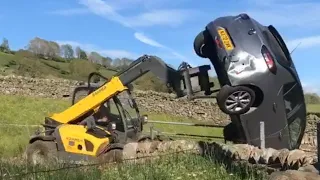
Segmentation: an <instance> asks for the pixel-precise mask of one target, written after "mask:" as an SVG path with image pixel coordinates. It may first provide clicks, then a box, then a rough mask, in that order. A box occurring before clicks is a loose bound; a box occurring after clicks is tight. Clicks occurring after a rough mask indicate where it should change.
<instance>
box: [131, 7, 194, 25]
mask: <svg viewBox="0 0 320 180" xmlns="http://www.w3.org/2000/svg"><path fill="white" fill-rule="evenodd" d="M190 12H191V11H190V10H180V9H161V10H153V11H149V12H145V13H142V14H139V15H137V16H133V17H129V18H127V21H128V22H130V23H129V24H130V25H131V26H133V27H148V26H154V25H168V26H171V27H175V26H179V25H181V24H183V23H184V22H185V21H186V20H187V19H189V18H190V17H189V14H190Z"/></svg>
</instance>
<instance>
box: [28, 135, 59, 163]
mask: <svg viewBox="0 0 320 180" xmlns="http://www.w3.org/2000/svg"><path fill="white" fill-rule="evenodd" d="M26 156H27V162H28V164H31V165H46V164H48V162H56V161H55V160H56V158H57V149H56V146H55V142H52V141H41V140H37V141H35V142H33V143H32V144H29V146H28V147H27V150H26Z"/></svg>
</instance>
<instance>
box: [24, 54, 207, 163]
mask: <svg viewBox="0 0 320 180" xmlns="http://www.w3.org/2000/svg"><path fill="white" fill-rule="evenodd" d="M209 70H210V65H204V66H199V67H195V68H191V67H188V66H187V64H186V63H184V64H183V66H181V67H180V68H179V69H178V70H175V69H173V68H171V67H169V66H168V65H167V64H165V63H164V62H162V61H161V60H159V59H157V58H156V57H154V56H149V55H143V56H141V57H140V58H138V59H137V60H135V61H134V62H132V63H131V64H130V66H129V67H128V68H127V69H125V70H123V71H121V72H119V73H117V74H115V75H114V76H113V77H112V78H111V79H106V82H105V83H103V84H101V85H100V84H97V83H91V82H90V78H91V75H93V74H94V73H92V74H91V75H90V76H89V80H88V84H87V85H84V86H79V87H77V88H76V89H75V90H74V93H73V97H72V105H71V106H70V107H68V108H67V109H66V110H64V111H62V112H60V113H55V114H53V115H52V116H50V117H45V123H44V124H43V126H44V129H45V131H44V133H35V135H33V136H32V137H31V138H30V140H29V145H28V147H27V150H26V157H27V160H28V162H29V163H31V164H34V165H35V164H41V163H47V162H48V161H51V160H54V161H56V160H58V161H64V162H80V163H81V162H83V161H85V162H88V161H93V162H97V161H98V162H101V161H117V160H119V161H121V158H122V149H123V146H124V145H125V144H126V143H128V142H139V141H143V140H146V139H149V138H150V137H148V136H146V135H143V133H142V131H143V124H144V123H146V120H147V118H146V117H147V116H143V115H140V112H139V109H138V105H137V103H136V102H135V100H134V98H132V95H131V86H130V83H132V82H133V81H135V80H136V79H137V78H139V77H141V76H142V75H144V74H145V73H147V72H152V73H153V74H155V75H156V76H158V77H159V78H160V79H161V80H163V81H164V82H165V83H166V84H167V85H168V86H169V87H171V88H172V89H173V90H174V91H175V92H176V94H177V97H183V96H186V95H187V96H188V97H189V98H194V96H193V93H194V92H195V91H198V92H201V91H202V92H205V94H206V95H208V94H210V93H211V90H210V88H211V87H212V86H213V84H212V83H210V82H209V76H208V71H209ZM83 92H84V94H83V95H84V96H83V97H82V98H81V97H80V95H81V93H83ZM79 94H80V95H79ZM79 97H80V98H79Z"/></svg>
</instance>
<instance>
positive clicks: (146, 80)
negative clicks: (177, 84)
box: [134, 73, 169, 92]
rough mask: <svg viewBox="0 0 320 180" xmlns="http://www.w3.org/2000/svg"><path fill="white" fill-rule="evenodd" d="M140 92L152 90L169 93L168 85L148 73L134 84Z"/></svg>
mask: <svg viewBox="0 0 320 180" xmlns="http://www.w3.org/2000/svg"><path fill="white" fill-rule="evenodd" d="M134 85H136V86H137V88H138V89H140V90H152V91H158V92H169V88H168V87H167V86H166V84H165V83H164V82H163V81H162V80H160V79H159V78H158V77H157V76H155V75H154V74H152V73H146V74H145V75H143V76H142V77H140V78H139V79H137V80H136V81H135V82H134Z"/></svg>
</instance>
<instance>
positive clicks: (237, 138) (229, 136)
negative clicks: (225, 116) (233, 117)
mask: <svg viewBox="0 0 320 180" xmlns="http://www.w3.org/2000/svg"><path fill="white" fill-rule="evenodd" d="M223 136H224V140H225V141H231V142H232V143H234V144H240V143H246V142H245V140H244V138H243V137H242V135H241V133H240V130H239V129H238V128H237V126H236V125H235V124H234V123H232V122H231V123H229V124H228V125H226V126H225V127H224V128H223Z"/></svg>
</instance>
